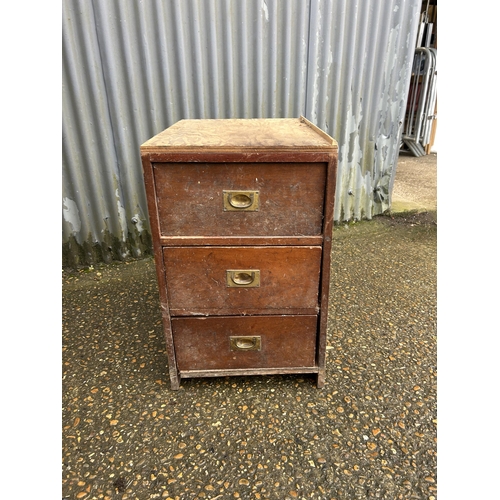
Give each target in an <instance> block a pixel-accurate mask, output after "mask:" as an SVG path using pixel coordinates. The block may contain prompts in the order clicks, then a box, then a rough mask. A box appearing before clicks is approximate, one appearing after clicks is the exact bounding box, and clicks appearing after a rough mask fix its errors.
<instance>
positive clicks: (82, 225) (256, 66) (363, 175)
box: [62, 0, 420, 265]
mask: <svg viewBox="0 0 500 500" xmlns="http://www.w3.org/2000/svg"><path fill="white" fill-rule="evenodd" d="M419 9H420V4H419V2H417V1H411V2H409V1H405V0H389V1H387V2H378V1H376V0H352V1H347V0H339V1H334V0H321V1H320V0H306V1H302V0H287V1H283V0H240V1H235V0H135V1H130V0H63V93H62V95H63V257H64V258H63V261H64V262H63V263H64V264H65V265H78V264H90V263H92V262H95V261H100V260H104V261H105V262H110V261H111V260H112V259H125V258H127V257H128V256H134V257H140V256H141V255H143V254H144V253H145V252H148V251H149V250H150V247H151V240H150V228H149V223H148V218H147V205H146V199H145V193H144V186H143V180H142V169H141V163H140V157H139V145H140V144H141V143H142V142H144V141H145V140H147V139H148V138H150V137H151V136H153V135H154V134H156V133H158V132H160V131H161V130H163V129H165V128H166V127H168V126H170V125H172V124H173V123H175V122H176V121H178V120H180V119H183V118H260V117H269V118H280V117H281V118H287V117H298V116H299V115H301V114H303V115H304V116H306V117H307V118H308V119H310V120H311V121H312V122H314V123H315V124H317V125H318V126H319V127H320V128H322V129H323V130H325V131H327V132H328V133H329V134H330V135H332V136H333V137H335V138H336V139H337V141H338V142H339V160H340V161H339V171H338V187H337V208H336V211H335V219H336V220H337V221H341V220H349V219H352V218H356V219H361V218H371V217H372V216H373V215H375V214H378V213H382V212H383V211H384V210H385V209H386V208H388V207H389V204H390V191H391V189H392V184H391V183H392V182H393V178H394V174H395V166H396V162H397V152H398V149H399V141H400V136H401V121H402V117H403V115H404V105H405V103H406V95H407V92H408V84H409V77H410V73H411V62H412V57H413V47H414V40H415V37H416V30H417V24H418V13H419Z"/></svg>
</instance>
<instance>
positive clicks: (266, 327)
mask: <svg viewBox="0 0 500 500" xmlns="http://www.w3.org/2000/svg"><path fill="white" fill-rule="evenodd" d="M316 329H317V316H243V317H234V316H232V317H201V318H200V317H197V318H172V333H173V337H174V348H175V356H176V358H177V367H178V369H179V370H180V371H183V370H224V369H251V368H290V367H314V366H315V364H316Z"/></svg>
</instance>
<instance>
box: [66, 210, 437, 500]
mask: <svg viewBox="0 0 500 500" xmlns="http://www.w3.org/2000/svg"><path fill="white" fill-rule="evenodd" d="M333 254H334V255H333V256H334V267H333V273H332V291H331V300H330V313H331V318H330V322H329V334H328V351H327V376H326V385H325V387H324V388H323V389H317V388H316V386H315V384H314V378H313V377H309V376H291V375H290V376H262V377H234V378H214V379H187V380H183V381H182V383H181V390H180V391H176V392H173V391H171V390H170V386H169V381H168V374H167V369H166V353H165V348H164V344H163V338H162V327H161V318H160V311H159V300H158V291H157V283H156V275H155V271H154V263H153V261H152V259H144V260H139V261H133V262H129V263H119V264H113V265H103V266H96V267H95V268H94V269H88V270H82V271H65V272H63V280H62V284H63V396H62V404H63V410H62V422H63V437H62V495H63V498H64V499H100V498H103V499H113V500H114V499H139V500H142V499H154V498H163V499H165V498H167V499H168V498H170V499H175V500H180V499H193V498H206V499H216V498H218V499H226V498H227V499H229V498H241V499H254V498H255V499H267V498H269V499H280V500H282V499H289V498H290V499H293V498H299V499H302V498H303V499H306V498H307V499H309V498H316V499H337V500H341V499H342V500H343V499H349V500H350V499H365V498H383V499H391V500H392V499H426V500H433V499H434V498H437V496H436V487H437V477H436V424H437V421H436V375H437V374H436V214H435V212H423V213H416V212H415V213H409V212H407V213H401V214H393V215H392V216H381V217H376V218H374V219H373V220H372V221H365V222H359V223H356V224H349V225H340V226H337V227H336V228H335V231H334V245H333Z"/></svg>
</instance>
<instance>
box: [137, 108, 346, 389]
mask: <svg viewBox="0 0 500 500" xmlns="http://www.w3.org/2000/svg"><path fill="white" fill-rule="evenodd" d="M141 157H142V163H143V169H144V180H145V186H146V193H147V199H148V210H149V217H150V221H151V231H152V237H153V246H154V256H155V262H156V270H157V276H158V283H159V290H160V302H161V311H162V317H163V328H164V333H165V340H166V346H167V355H168V367H169V373H170V381H171V387H172V389H178V388H179V384H180V379H182V378H188V377H214V376H228V375H265V374H284V373H288V374H293V373H297V374H301V373H310V374H315V376H316V377H317V385H318V387H322V386H323V384H324V380H325V353H326V328H327V319H328V294H329V281H330V252H331V237H332V229H333V227H332V226H333V204H334V194H335V176H336V166H337V143H336V142H335V140H334V139H332V138H331V137H330V136H328V135H327V134H325V133H324V132H323V131H321V130H320V129H318V128H317V127H315V126H314V125H313V124H312V123H310V122H309V121H308V120H306V119H305V118H303V117H301V118H298V119H249V120H244V119H227V120H181V121H180V122H177V123H176V124H174V125H173V126H171V127H169V128H168V129H166V130H164V131H163V132H161V133H160V134H158V135H156V136H155V137H153V138H152V139H150V140H148V141H147V142H145V143H144V144H143V145H142V146H141Z"/></svg>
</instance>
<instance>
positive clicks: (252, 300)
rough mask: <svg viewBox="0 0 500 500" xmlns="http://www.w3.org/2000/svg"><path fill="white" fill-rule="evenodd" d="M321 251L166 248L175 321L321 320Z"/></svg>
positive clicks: (281, 248) (172, 312) (305, 248)
mask: <svg viewBox="0 0 500 500" xmlns="http://www.w3.org/2000/svg"><path fill="white" fill-rule="evenodd" d="M321 252H322V249H321V247H316V246H313V247H305V246H300V247H297V246H280V247H277V246H269V247H166V248H164V249H163V258H164V262H165V269H166V279H167V294H168V300H169V304H170V314H171V315H172V316H196V315H203V316H206V315H211V316H213V315H242V314H316V313H317V312H318V291H319V279H320V269H321Z"/></svg>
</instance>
